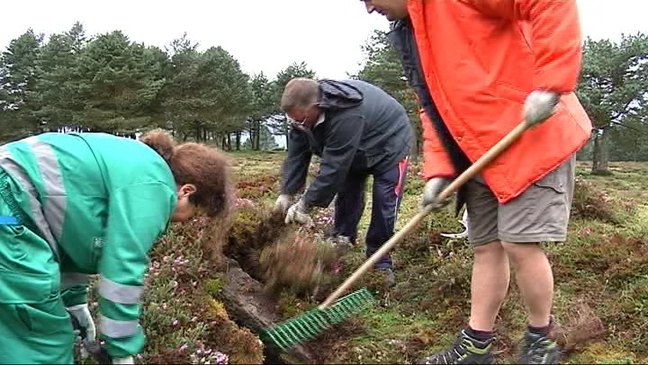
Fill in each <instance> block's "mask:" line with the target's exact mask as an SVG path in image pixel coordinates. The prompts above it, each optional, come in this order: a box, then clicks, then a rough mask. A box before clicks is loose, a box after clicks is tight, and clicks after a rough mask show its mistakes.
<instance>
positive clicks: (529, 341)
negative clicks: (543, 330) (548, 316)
mask: <svg viewBox="0 0 648 365" xmlns="http://www.w3.org/2000/svg"><path fill="white" fill-rule="evenodd" d="M560 355H561V349H560V346H558V344H557V343H556V342H555V341H554V340H552V339H550V338H549V337H548V336H543V335H540V334H537V333H532V332H529V331H526V332H525V333H524V337H523V338H522V344H521V346H520V349H519V350H518V358H517V363H518V364H557V363H558V360H559V359H560Z"/></svg>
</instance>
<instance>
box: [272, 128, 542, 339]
mask: <svg viewBox="0 0 648 365" xmlns="http://www.w3.org/2000/svg"><path fill="white" fill-rule="evenodd" d="M531 126H532V125H531V124H529V123H526V122H522V123H520V124H519V125H518V126H517V127H515V128H514V129H513V130H511V131H510V132H509V133H508V134H507V135H506V136H504V138H502V139H501V140H500V141H499V142H498V143H497V144H495V145H494V146H493V147H491V148H490V150H488V151H487V152H486V153H484V155H483V156H482V157H480V158H479V159H478V160H477V161H475V163H474V164H472V165H471V166H470V167H469V168H468V169H467V170H466V171H464V172H463V173H462V174H461V175H459V176H458V177H457V178H456V179H455V180H453V181H452V183H450V184H449V185H448V186H447V187H446V188H445V189H443V191H442V192H441V193H439V195H438V196H437V201H439V202H441V201H444V200H446V199H448V198H450V196H451V195H452V194H454V193H455V192H456V191H457V190H459V188H460V187H461V186H462V185H463V184H465V183H466V182H467V181H468V180H470V179H472V178H473V177H474V176H475V175H477V174H478V173H479V172H480V171H481V170H482V169H483V168H484V167H485V166H486V165H487V164H489V163H490V162H491V161H492V160H493V159H495V158H496V157H497V156H499V155H500V154H501V153H502V152H504V150H506V149H507V148H508V147H509V146H510V145H511V144H512V143H513V142H515V141H516V140H517V139H518V138H519V137H520V136H521V135H522V134H523V133H524V132H525V131H526V130H527V129H528V128H530V127H531ZM434 205H435V204H429V205H427V206H426V207H425V209H423V210H421V211H420V212H419V213H417V214H416V215H415V216H414V217H412V219H411V220H410V221H409V222H407V224H406V225H405V226H404V227H403V228H402V229H401V230H400V231H398V232H397V233H396V234H394V235H393V236H392V237H391V238H390V239H389V240H388V241H387V242H385V243H384V244H383V245H382V247H380V249H379V250H378V251H376V252H375V253H374V254H373V255H371V257H369V258H368V259H367V261H365V262H364V263H363V264H362V265H361V266H360V267H359V268H358V269H357V270H356V271H355V272H354V273H353V274H352V275H351V276H350V277H349V278H348V279H346V280H345V281H344V283H342V285H340V286H339V287H338V288H337V289H336V290H335V291H334V292H333V293H332V294H331V295H329V297H328V298H327V299H326V300H325V301H324V302H322V304H320V305H319V306H318V307H317V308H315V309H312V310H310V311H307V312H306V313H304V314H302V315H300V316H297V317H295V318H292V319H289V320H287V321H285V322H283V323H279V324H276V325H274V326H270V327H267V328H264V329H262V330H261V331H260V337H261V338H262V339H265V340H267V341H269V342H271V343H273V344H275V345H276V346H277V347H279V348H280V349H281V350H283V351H285V350H287V349H289V348H291V347H293V346H295V345H297V344H300V343H304V342H306V341H309V340H313V339H315V338H316V337H317V336H318V335H320V334H321V333H323V332H324V331H326V330H327V329H329V328H330V327H331V326H333V325H335V324H338V323H341V322H343V321H345V320H346V319H348V318H350V317H352V316H354V315H355V314H357V313H358V312H360V311H361V310H362V309H363V308H365V307H366V306H367V305H368V304H370V303H372V302H373V301H374V298H373V296H372V295H371V293H370V292H369V290H367V289H366V288H363V289H360V290H358V291H355V292H353V293H351V294H348V295H346V296H344V297H341V296H342V294H344V293H345V292H346V291H347V290H348V289H349V288H350V287H351V285H353V284H354V283H355V282H356V281H357V280H358V279H360V277H361V276H362V275H364V274H365V273H366V272H367V271H369V269H371V268H372V267H373V265H374V264H375V263H376V262H378V260H380V258H381V257H383V256H384V255H386V254H387V253H388V252H389V251H391V250H392V249H393V248H394V246H395V245H396V244H397V243H398V242H400V240H401V239H403V238H404V237H405V236H406V235H407V234H409V233H410V232H411V231H412V230H413V229H414V228H415V227H416V226H417V225H418V224H419V223H420V222H421V220H423V218H424V217H425V216H427V215H428V214H429V213H431V212H432V210H433V209H434ZM340 297H341V298H340ZM338 298H340V299H338Z"/></svg>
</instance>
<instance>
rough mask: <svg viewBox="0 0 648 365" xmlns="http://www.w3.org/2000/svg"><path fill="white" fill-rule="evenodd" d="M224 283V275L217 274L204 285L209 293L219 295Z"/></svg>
mask: <svg viewBox="0 0 648 365" xmlns="http://www.w3.org/2000/svg"><path fill="white" fill-rule="evenodd" d="M224 284H225V283H224V281H223V277H222V276H221V275H218V274H215V275H214V276H213V277H211V278H209V279H207V280H205V281H204V282H203V284H202V285H203V287H204V288H205V291H207V293H208V294H209V295H212V296H217V295H218V294H219V293H220V291H221V289H222V288H223V285H224Z"/></svg>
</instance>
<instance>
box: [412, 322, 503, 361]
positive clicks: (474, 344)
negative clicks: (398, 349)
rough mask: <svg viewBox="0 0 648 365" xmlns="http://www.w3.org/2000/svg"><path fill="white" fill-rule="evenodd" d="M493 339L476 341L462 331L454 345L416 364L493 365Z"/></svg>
mask: <svg viewBox="0 0 648 365" xmlns="http://www.w3.org/2000/svg"><path fill="white" fill-rule="evenodd" d="M494 341H495V338H491V339H489V340H486V341H479V340H476V339H474V338H472V337H470V336H468V334H467V333H466V331H465V330H462V331H461V333H460V334H459V337H458V338H457V341H456V342H455V344H454V345H453V346H451V347H449V348H447V349H445V350H443V351H441V352H439V353H436V354H434V355H431V356H428V357H426V358H423V359H419V360H418V361H417V362H416V363H417V364H495V356H493V353H492V347H493V342H494Z"/></svg>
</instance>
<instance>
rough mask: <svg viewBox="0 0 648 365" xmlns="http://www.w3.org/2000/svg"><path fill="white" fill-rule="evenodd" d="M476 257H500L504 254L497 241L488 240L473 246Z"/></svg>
mask: <svg viewBox="0 0 648 365" xmlns="http://www.w3.org/2000/svg"><path fill="white" fill-rule="evenodd" d="M473 252H474V255H475V258H476V259H479V258H488V257H492V258H498V257H499V258H501V257H503V256H505V255H506V252H505V251H504V247H502V244H501V243H500V242H499V241H493V242H489V243H486V244H483V245H478V246H475V247H474V248H473Z"/></svg>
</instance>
